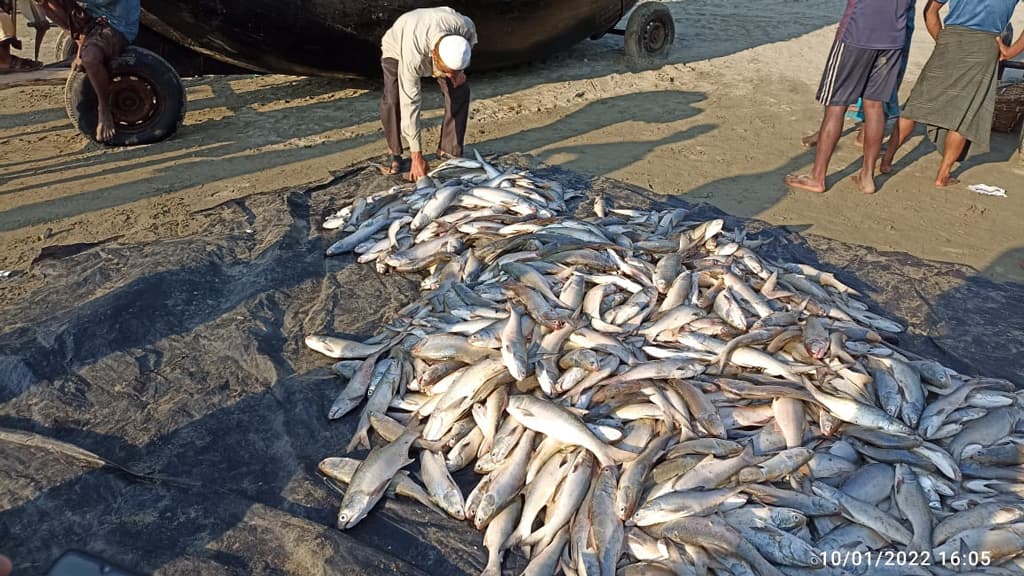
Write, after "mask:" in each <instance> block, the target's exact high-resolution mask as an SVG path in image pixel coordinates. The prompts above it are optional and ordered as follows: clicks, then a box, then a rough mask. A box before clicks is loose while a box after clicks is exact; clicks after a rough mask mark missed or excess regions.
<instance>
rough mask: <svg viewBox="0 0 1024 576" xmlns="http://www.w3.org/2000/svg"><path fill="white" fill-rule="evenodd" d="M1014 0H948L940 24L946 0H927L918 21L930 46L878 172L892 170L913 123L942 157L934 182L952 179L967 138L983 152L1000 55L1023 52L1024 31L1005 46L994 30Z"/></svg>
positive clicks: (952, 181) (1007, 19)
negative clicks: (925, 130) (924, 130)
mask: <svg viewBox="0 0 1024 576" xmlns="http://www.w3.org/2000/svg"><path fill="white" fill-rule="evenodd" d="M1017 1H1018V0H948V3H949V14H948V15H947V16H946V21H945V24H943V21H942V19H941V18H940V17H939V10H941V9H942V7H943V6H945V5H946V3H947V0H928V4H927V5H926V6H925V9H924V10H925V13H924V20H925V24H926V25H927V26H928V33H929V34H931V37H932V38H934V39H935V50H934V51H932V55H931V57H930V58H928V62H927V63H926V64H925V65H924V68H923V69H922V70H921V75H920V76H919V77H918V79H917V83H916V84H914V88H913V90H911V92H910V98H909V99H908V100H907V105H906V106H905V107H904V109H903V115H902V117H901V118H900V121H899V123H898V124H897V128H896V129H895V130H893V133H892V136H891V137H890V139H889V147H888V149H886V151H885V157H884V158H883V159H882V166H881V171H882V172H885V173H888V172H891V171H892V161H893V158H894V157H895V156H896V151H897V150H899V148H900V146H902V145H903V143H904V142H906V141H907V138H908V137H910V133H911V132H913V130H914V125H915V123H916V122H921V123H922V124H926V125H927V126H928V135H929V137H930V138H931V139H932V140H933V141H934V142H935V144H936V145H937V146H938V147H939V151H940V152H941V153H942V161H941V163H940V164H939V172H938V174H937V175H936V176H935V185H936V186H937V187H940V188H941V187H943V186H949V185H951V184H957V183H958V180H957V179H956V178H953V177H952V176H950V172H951V171H952V170H953V164H954V163H956V162H958V161H959V160H961V155H962V153H963V152H964V149H965V147H966V146H967V143H968V142H970V146H971V149H972V150H973V151H974V152H981V153H984V152H987V151H988V149H989V138H990V136H991V134H992V116H993V114H995V102H996V88H997V87H998V84H999V80H998V73H999V72H998V71H999V62H1000V60H1007V59H1010V58H1014V57H1015V56H1017V55H1018V54H1020V53H1021V51H1024V35H1022V36H1021V37H1020V38H1019V39H1018V40H1017V41H1016V42H1015V43H1014V44H1013V45H1012V46H1006V44H1004V43H1003V42H1002V40H1000V39H999V38H998V37H999V34H1000V33H1001V32H1002V31H1003V29H1005V28H1006V25H1007V24H1009V23H1010V17H1011V16H1013V10H1014V8H1016V6H1017Z"/></svg>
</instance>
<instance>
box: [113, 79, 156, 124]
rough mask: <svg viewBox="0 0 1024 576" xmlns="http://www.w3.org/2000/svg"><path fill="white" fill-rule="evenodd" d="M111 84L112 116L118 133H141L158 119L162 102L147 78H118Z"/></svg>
mask: <svg viewBox="0 0 1024 576" xmlns="http://www.w3.org/2000/svg"><path fill="white" fill-rule="evenodd" d="M111 80H112V81H111V83H110V102H111V114H112V115H113V117H114V123H115V124H117V130H118V131H124V132H139V131H142V130H145V129H146V125H147V124H148V123H149V122H150V121H152V120H153V119H154V118H156V117H157V112H159V110H160V106H161V102H160V98H159V96H158V95H157V91H156V90H155V89H154V88H153V85H152V84H150V82H149V81H148V80H146V79H145V78H141V77H139V76H116V77H114V78H112V79H111Z"/></svg>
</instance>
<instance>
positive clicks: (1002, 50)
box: [996, 38, 1013, 62]
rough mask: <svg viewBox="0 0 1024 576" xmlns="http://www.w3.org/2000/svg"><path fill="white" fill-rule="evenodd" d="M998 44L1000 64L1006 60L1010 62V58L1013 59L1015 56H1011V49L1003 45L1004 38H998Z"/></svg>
mask: <svg viewBox="0 0 1024 576" xmlns="http://www.w3.org/2000/svg"><path fill="white" fill-rule="evenodd" d="M996 44H999V61H1000V62H1002V61H1004V60H1009V59H1010V58H1013V56H1011V55H1010V47H1009V46H1007V45H1006V44H1003V39H1002V38H996Z"/></svg>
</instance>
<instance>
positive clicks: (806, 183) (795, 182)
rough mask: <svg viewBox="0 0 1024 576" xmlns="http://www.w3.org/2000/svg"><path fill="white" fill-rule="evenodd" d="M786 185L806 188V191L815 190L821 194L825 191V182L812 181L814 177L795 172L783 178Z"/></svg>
mask: <svg viewBox="0 0 1024 576" xmlns="http://www.w3.org/2000/svg"><path fill="white" fill-rule="evenodd" d="M783 181H784V182H785V183H786V186H789V187H790V188H799V189H801V190H807V191H808V192H815V193H818V194H821V193H822V192H824V191H825V184H824V183H818V182H815V181H814V178H811V177H810V176H808V175H806V174H803V175H800V176H797V175H796V174H789V175H787V176H786V177H785V179H784V180H783Z"/></svg>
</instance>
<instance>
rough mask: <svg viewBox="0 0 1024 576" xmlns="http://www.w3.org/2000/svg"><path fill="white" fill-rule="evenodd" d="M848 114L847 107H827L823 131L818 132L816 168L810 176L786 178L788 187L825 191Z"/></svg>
mask: <svg viewBox="0 0 1024 576" xmlns="http://www.w3.org/2000/svg"><path fill="white" fill-rule="evenodd" d="M844 114H846V106H845V105H844V106H827V107H826V108H825V116H824V117H823V118H822V119H821V129H820V130H818V134H819V136H818V146H817V150H816V151H815V155H814V168H812V169H811V173H810V175H806V174H804V175H800V176H797V175H795V174H790V175H788V176H786V178H785V182H786V185H787V186H792V187H793V188H800V189H801V190H807V191H809V192H824V191H825V175H826V174H828V164H829V162H830V161H831V160H832V153H833V152H835V149H836V144H837V143H838V142H839V137H840V136H841V135H842V133H843V115H844Z"/></svg>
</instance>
